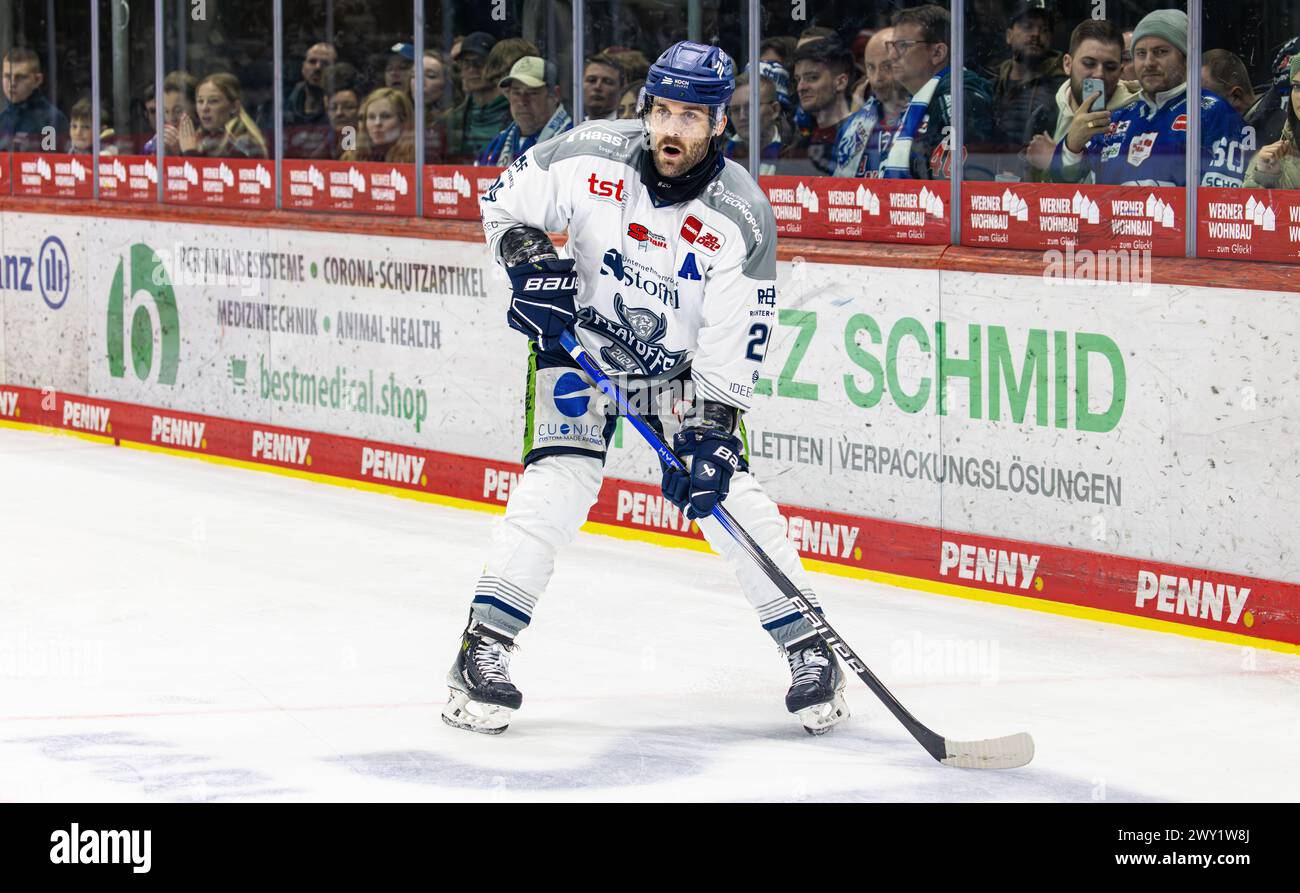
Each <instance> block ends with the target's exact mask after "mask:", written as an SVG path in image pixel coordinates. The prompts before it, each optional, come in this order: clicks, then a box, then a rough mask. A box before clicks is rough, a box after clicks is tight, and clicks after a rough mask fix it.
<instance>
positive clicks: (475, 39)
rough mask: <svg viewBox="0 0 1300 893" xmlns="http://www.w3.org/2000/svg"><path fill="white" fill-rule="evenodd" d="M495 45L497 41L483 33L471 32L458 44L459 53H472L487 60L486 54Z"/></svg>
mask: <svg viewBox="0 0 1300 893" xmlns="http://www.w3.org/2000/svg"><path fill="white" fill-rule="evenodd" d="M496 45H497V39H496V38H495V37H493V36H492V35H491V34H488V33H487V32H485V31H471V32H470V33H469V34H466V35H465V37H464V39H463V40H461V42H460V51H461V53H462V54H463V53H473V54H474V55H476V56H482V57H483V58H484V59H486V58H487V55H488V53H490V52H492V48H493V47H494V46H496Z"/></svg>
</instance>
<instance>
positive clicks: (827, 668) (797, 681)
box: [785, 637, 849, 735]
mask: <svg viewBox="0 0 1300 893" xmlns="http://www.w3.org/2000/svg"><path fill="white" fill-rule="evenodd" d="M785 657H786V660H787V661H788V662H789V664H790V690H789V691H787V692H786V693H785V707H786V709H787V710H789V711H790V712H791V713H794V714H797V715H798V717H799V721H800V722H801V723H803V727H804V729H805V730H806V731H807V732H808V734H809V735H822V734H825V733H826V732H827V731H828V730H830V728H831V727H832V726H834V725H836V724H837V723H839V722H842V721H843V720H846V719H848V718H849V705H848V703H847V702H846V701H845V700H844V694H843V692H844V671H843V670H842V669H841V668H840V662H839V661H838V660H837V659H836V658H835V655H834V654H832V653H831V650H830V648H828V647H827V645H826V643H825V642H823V641H822V640H821V638H820V637H814V638H813V639H811V640H808V639H805V640H804V641H803V642H801V643H799V644H796V645H794V646H793V647H791V648H790V649H789V650H787V651H786V656H785Z"/></svg>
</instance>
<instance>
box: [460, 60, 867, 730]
mask: <svg viewBox="0 0 1300 893" xmlns="http://www.w3.org/2000/svg"><path fill="white" fill-rule="evenodd" d="M734 88H735V74H734V66H733V64H732V61H731V59H730V58H729V57H728V56H727V54H726V53H724V52H722V50H720V49H718V48H717V47H713V46H706V45H703V44H697V43H691V42H689V41H683V42H681V43H678V44H675V45H674V46H673V47H671V48H670V49H669V50H667V51H666V52H665V53H664V54H663V55H662V56H660V58H659V60H658V61H657V62H656V63H655V64H654V65H653V66H651V68H650V72H649V76H648V78H647V80H646V86H645V90H644V93H643V94H642V96H641V98H640V101H639V103H638V106H639V108H638V113H639V117H638V119H635V120H629V121H613V122H605V121H589V122H586V123H584V124H582V125H581V126H579V127H578V128H576V129H574V130H573V131H571V132H570V133H567V134H564V135H561V136H558V137H555V138H553V139H551V140H550V141H548V142H544V143H539V144H538V145H536V146H534V147H533V148H531V149H529V150H528V151H527V152H525V153H524V154H523V155H521V156H520V157H519V158H518V160H516V161H515V162H514V164H512V165H511V166H510V167H508V168H506V170H504V171H503V172H502V174H501V176H500V178H499V179H498V180H497V182H496V183H495V184H494V185H493V186H492V187H491V189H489V190H488V192H487V193H485V194H484V196H483V199H482V202H481V208H482V213H483V228H484V233H485V235H486V237H487V240H488V244H489V246H490V247H491V250H492V253H493V255H494V256H495V257H496V258H498V259H499V260H500V262H501V263H502V265H503V266H504V267H505V269H506V273H507V274H508V276H509V277H510V280H511V286H512V292H513V294H512V296H511V302H510V310H509V312H508V314H507V321H508V323H509V324H510V326H511V327H512V328H515V329H517V330H518V331H520V332H522V333H524V334H526V335H527V336H528V337H529V339H530V341H532V342H533V343H532V345H531V346H530V355H529V368H528V382H527V397H526V407H525V415H526V419H525V429H524V456H523V463H524V474H523V478H522V480H521V481H520V483H519V484H518V485H517V486H516V487H513V488H512V489H511V493H510V500H509V503H508V505H507V506H506V515H505V518H504V519H503V521H502V522H501V523H500V524H498V525H497V526H496V529H495V530H494V532H493V537H492V545H491V548H490V549H489V553H488V557H487V561H486V563H485V566H484V569H483V573H482V575H481V576H480V577H479V579H478V582H477V584H476V586H475V588H474V596H473V599H472V602H471V605H470V619H469V623H468V625H467V627H466V629H465V632H464V634H463V635H462V637H461V643H460V648H459V650H458V652H457V657H456V661H455V663H454V664H453V666H452V668H451V671H450V672H449V674H448V677H447V683H448V686H449V687H450V689H451V694H450V700H449V702H448V704H447V706H446V707H445V708H444V710H443V714H442V715H443V719H444V720H445V721H446V722H447V723H448V724H449V725H452V726H456V727H458V728H463V729H468V730H470V731H477V732H485V733H489V734H496V733H499V732H501V731H504V729H505V728H506V726H507V725H508V723H509V721H510V715H511V713H512V712H513V711H514V710H516V709H518V708H519V706H520V704H521V703H522V700H523V695H522V694H521V693H520V692H519V690H518V689H517V688H516V687H515V686H514V684H513V683H512V682H511V681H510V676H509V655H510V652H511V650H512V649H513V646H514V641H515V638H516V637H517V636H518V635H519V634H520V633H521V632H523V630H524V629H525V628H526V627H527V626H528V624H529V623H530V621H531V620H532V616H533V612H534V609H535V607H536V604H537V601H538V599H539V598H540V596H541V595H542V593H543V592H544V590H545V589H546V586H547V583H548V582H549V580H550V577H551V574H552V572H553V570H554V567H555V556H556V553H557V552H558V551H559V549H561V548H562V547H564V546H565V545H567V544H568V543H569V542H570V541H571V540H572V539H573V538H574V537H575V536H576V535H577V532H578V528H579V527H580V526H581V525H582V522H583V521H584V520H585V519H586V517H587V512H588V511H589V510H590V508H591V506H592V504H593V503H594V502H595V500H596V496H597V492H598V491H599V489H600V484H601V480H602V477H603V472H604V459H605V451H606V449H607V447H608V444H609V440H610V437H611V436H612V434H613V431H614V426H615V423H616V421H617V418H616V417H615V416H613V415H609V414H608V413H607V411H606V405H605V403H604V402H603V401H602V399H600V397H599V395H598V394H597V393H596V392H595V390H594V389H593V388H592V387H591V386H590V384H589V383H588V382H587V380H586V379H585V378H584V377H583V375H582V373H581V372H580V371H579V370H578V368H577V366H576V365H575V364H574V362H573V360H572V359H571V358H570V357H569V356H568V354H567V353H566V352H565V351H564V350H563V349H562V348H560V347H559V346H558V339H559V336H560V334H561V333H562V332H564V331H566V330H569V331H573V332H574V333H575V334H576V336H577V337H578V339H579V340H580V341H581V342H582V344H583V346H584V347H585V348H586V349H587V351H588V352H589V353H590V354H591V356H592V357H593V358H595V359H596V360H597V362H599V363H601V364H602V365H603V366H604V367H605V368H606V369H607V370H608V371H609V372H610V373H611V374H615V375H618V376H620V377H621V378H622V379H623V385H624V387H625V388H626V389H627V390H628V392H629V394H630V400H631V402H632V405H633V406H638V405H639V406H641V407H648V409H647V411H646V412H645V413H643V415H644V417H645V418H646V420H647V421H648V422H649V423H650V424H651V425H653V426H654V427H656V428H657V429H658V430H659V431H660V432H661V433H662V434H663V435H664V437H665V439H668V440H671V442H672V444H673V448H674V452H676V454H677V455H678V456H679V457H680V458H681V459H682V461H683V462H684V463H686V465H687V467H688V471H687V472H679V471H675V470H669V469H666V468H665V469H664V474H663V492H664V496H665V498H666V500H667V501H668V502H670V503H671V504H672V505H674V506H676V507H677V509H678V510H680V511H683V512H685V513H686V514H687V517H689V518H693V519H696V520H697V521H698V523H699V526H700V529H701V530H702V532H703V533H704V535H705V537H706V539H708V541H709V543H710V545H712V546H713V548H714V550H715V551H717V552H718V553H720V554H721V555H722V556H723V557H724V558H726V559H727V560H728V561H729V562H730V563H731V565H732V567H733V569H734V570H735V572H736V575H737V577H738V578H739V581H740V585H741V589H742V590H743V591H744V593H745V595H746V597H747V598H748V599H749V601H750V603H751V604H752V605H753V607H754V609H755V611H756V612H757V614H758V618H759V621H760V623H761V624H762V626H763V628H764V629H765V630H767V632H768V633H769V634H770V635H771V636H772V638H773V640H774V641H775V642H776V644H777V645H778V646H779V647H780V649H781V651H782V653H783V654H784V656H785V658H786V660H787V662H788V664H789V668H790V672H791V677H792V678H791V685H790V689H789V691H788V692H787V694H786V708H787V710H789V711H790V712H791V713H796V714H798V716H799V718H800V721H801V722H802V723H803V724H804V726H805V728H807V729H808V731H809V732H811V733H814V734H817V733H820V732H823V731H825V730H826V729H828V728H830V727H831V726H832V725H834V724H836V723H838V722H839V721H841V720H842V719H844V718H845V717H846V716H847V715H848V709H847V707H846V705H845V703H844V699H843V696H842V695H841V694H840V691H841V690H842V688H843V686H844V674H843V671H842V670H841V668H840V666H839V663H838V661H837V660H836V658H835V656H834V654H833V653H832V652H831V651H830V649H829V648H828V647H827V646H826V645H825V643H824V642H823V641H822V640H821V639H820V637H819V636H818V635H817V634H816V632H815V630H814V629H813V627H812V625H811V624H810V623H808V621H807V620H805V619H804V618H803V616H802V615H801V614H800V613H799V612H798V611H797V610H796V609H795V608H794V607H793V606H792V605H791V604H790V602H789V601H787V600H786V598H785V597H784V596H782V595H781V593H780V592H779V591H778V590H777V588H776V587H775V585H774V584H773V583H772V582H771V581H770V580H769V579H768V578H767V577H766V576H765V575H764V574H763V573H762V572H761V571H760V570H759V568H758V567H757V565H756V564H755V563H754V562H753V560H752V559H751V558H750V556H749V555H748V554H747V553H745V552H744V551H743V550H742V549H741V548H740V547H739V546H738V545H737V544H736V543H735V542H734V541H732V540H731V539H730V537H729V536H728V535H727V534H726V533H725V532H724V531H723V530H722V529H721V527H720V526H719V525H718V524H717V522H716V521H714V520H713V519H712V518H710V517H709V515H710V513H711V511H712V510H713V508H714V506H716V505H717V504H718V503H719V502H721V501H723V500H726V505H727V508H728V510H729V511H730V512H731V513H732V514H733V515H734V516H735V517H736V519H737V520H738V521H739V522H740V524H741V525H742V526H744V527H745V528H746V529H747V530H748V531H749V532H750V534H751V535H752V536H753V537H754V539H755V540H756V541H757V542H758V544H759V545H760V546H761V547H762V549H763V550H764V551H765V552H766V553H767V554H768V555H769V556H770V557H771V558H772V560H773V561H774V562H776V564H777V565H778V566H779V567H780V568H781V570H782V571H783V572H784V573H785V574H786V575H787V576H788V577H789V578H790V579H791V580H792V581H793V582H794V583H795V585H796V586H798V587H799V589H800V590H801V591H802V593H803V594H804V597H805V599H806V600H807V601H808V603H809V605H810V606H813V607H814V609H815V610H820V609H819V608H817V607H816V605H817V602H816V599H815V597H814V596H813V594H812V591H811V589H810V588H809V586H808V580H807V577H806V575H805V573H804V570H803V568H802V567H801V566H800V563H799V556H798V554H797V553H796V551H795V549H794V547H793V546H792V545H791V543H790V542H789V540H787V539H786V537H785V527H784V524H783V523H782V520H781V517H780V515H779V514H778V513H777V509H776V505H775V504H774V503H773V502H772V500H771V499H770V498H769V497H768V496H767V495H766V494H765V493H764V492H763V490H762V489H761V488H760V487H759V485H758V483H757V482H756V481H755V480H754V478H753V476H752V475H751V474H750V473H749V470H748V462H747V458H748V457H747V450H746V446H745V430H744V425H743V422H742V415H743V413H744V412H745V411H746V410H748V409H749V408H750V404H751V402H752V400H753V395H754V384H755V383H756V382H757V381H758V379H759V372H760V369H761V367H762V362H763V357H764V354H765V352H766V350H767V343H768V336H769V335H770V334H771V332H772V329H773V328H774V327H775V326H776V320H777V293H776V222H775V219H774V217H773V215H772V209H771V207H770V205H769V204H768V202H767V200H766V198H765V197H764V195H763V192H762V190H761V189H760V188H759V187H758V185H757V184H755V183H754V181H753V180H752V179H751V178H750V176H749V174H748V173H746V172H745V170H744V168H743V167H741V166H739V165H737V164H736V163H735V162H731V161H727V160H726V159H725V158H724V157H723V156H722V153H721V151H720V149H721V140H722V135H723V132H724V130H725V128H726V123H727V118H726V110H727V105H728V100H729V99H730V97H731V94H732V92H733V90H734ZM562 230H567V231H568V236H569V240H568V244H567V246H566V253H567V254H568V255H569V256H568V257H567V258H560V257H559V253H558V252H557V251H556V250H555V249H554V247H553V246H552V244H551V241H550V238H549V237H548V236H547V233H548V232H559V231H562ZM592 669H593V671H598V669H599V668H592Z"/></svg>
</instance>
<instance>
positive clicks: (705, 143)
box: [652, 136, 712, 177]
mask: <svg viewBox="0 0 1300 893" xmlns="http://www.w3.org/2000/svg"><path fill="white" fill-rule="evenodd" d="M711 140H712V137H705V138H703V139H696V140H684V139H681V138H680V137H675V136H655V137H654V141H655V142H654V148H653V150H652V151H653V154H654V159H655V170H656V171H658V172H659V176H661V177H680V176H681V175H682V174H684V173H686V172H687V171H689V170H691V169H692V168H694V167H695V165H697V164H699V163H700V162H701V161H703V160H704V156H705V155H707V154H708V151H709V143H710V141H711ZM665 149H676V150H677V152H676V153H673V152H671V151H665Z"/></svg>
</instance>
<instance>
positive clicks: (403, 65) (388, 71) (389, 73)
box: [366, 43, 415, 99]
mask: <svg viewBox="0 0 1300 893" xmlns="http://www.w3.org/2000/svg"><path fill="white" fill-rule="evenodd" d="M404 46H410V44H405V43H399V44H395V45H394V46H393V51H392V53H390V54H389V56H388V61H387V62H386V63H385V64H384V86H385V87H388V88H389V89H391V90H400V91H401V92H403V93H405V92H406V91H407V90H409V89H411V72H413V71H414V70H415V56H414V54H412V55H410V56H407V55H403V53H402V51H401V50H400V49H399V48H400V47H404ZM373 95H374V94H373V93H372V94H371V96H373ZM366 98H367V99H369V98H370V97H366Z"/></svg>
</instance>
